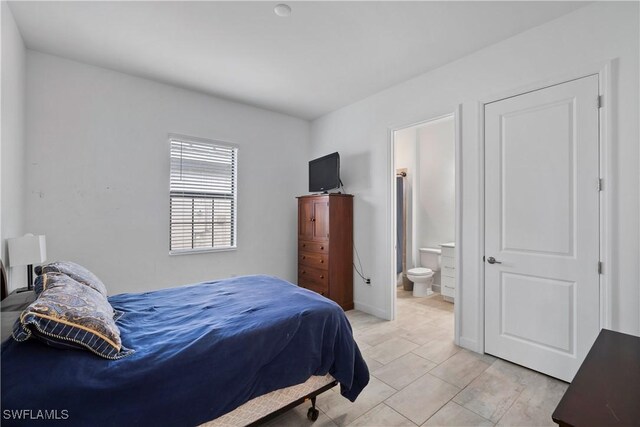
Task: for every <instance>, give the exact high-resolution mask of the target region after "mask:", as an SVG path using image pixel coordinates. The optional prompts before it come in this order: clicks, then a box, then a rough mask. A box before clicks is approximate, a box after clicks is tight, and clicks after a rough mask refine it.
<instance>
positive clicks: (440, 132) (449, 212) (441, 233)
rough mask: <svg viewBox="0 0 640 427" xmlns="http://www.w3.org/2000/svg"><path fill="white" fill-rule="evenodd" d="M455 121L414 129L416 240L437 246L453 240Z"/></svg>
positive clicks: (435, 123) (427, 245)
mask: <svg viewBox="0 0 640 427" xmlns="http://www.w3.org/2000/svg"><path fill="white" fill-rule="evenodd" d="M454 125H455V121H454V119H453V116H450V117H447V118H444V119H440V120H434V121H432V122H429V123H426V124H425V125H423V126H420V127H419V128H418V129H417V133H418V136H417V150H416V151H417V158H418V185H417V186H416V188H417V195H418V204H417V213H416V224H417V225H418V227H417V232H418V234H417V240H418V241H417V243H418V247H419V248H439V247H440V245H441V244H442V243H448V242H453V241H455V217H456V211H455V208H456V203H455V196H456V179H455V178H456V176H455V166H456V161H455V136H456V135H455V128H454Z"/></svg>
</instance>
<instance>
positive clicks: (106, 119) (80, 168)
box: [26, 51, 309, 297]
mask: <svg viewBox="0 0 640 427" xmlns="http://www.w3.org/2000/svg"><path fill="white" fill-rule="evenodd" d="M169 133H179V134H184V135H190V136H196V137H202V138H210V139H216V140H221V141H228V142H232V143H236V144H238V145H239V153H238V159H239V160H238V162H239V164H238V169H239V173H238V188H239V189H238V192H239V195H238V250H237V251H230V252H217V253H206V254H197V255H181V256H169V192H168V187H169V143H168V139H167V135H168V134H169ZM27 141H28V150H27V152H28V158H29V162H28V164H27V174H28V179H27V183H28V191H27V202H26V206H27V215H26V218H27V225H28V227H29V230H31V231H32V232H34V233H42V234H46V235H47V245H48V251H47V252H48V257H49V259H50V260H62V259H66V260H74V261H77V262H79V263H80V264H83V265H85V266H87V267H88V268H89V269H90V270H92V271H94V272H95V273H96V274H97V275H98V276H99V277H100V278H101V279H102V280H103V281H104V282H105V284H106V285H107V287H108V288H109V291H110V293H111V294H114V293H119V292H131V291H142V290H150V289H156V288H161V287H168V286H173V285H178V284H184V283H190V282H196V281H202V280H208V279H215V278H223V277H228V276H231V275H241V274H254V273H265V274H272V275H277V276H280V277H283V278H285V279H287V280H295V279H296V262H297V257H296V251H297V249H296V248H297V246H296V245H297V243H296V238H297V233H296V224H297V220H296V215H297V210H296V200H295V196H296V195H299V194H303V193H306V180H303V179H300V178H301V177H303V176H306V173H307V162H308V160H309V155H308V141H309V123H308V122H307V121H304V120H300V119H296V118H293V117H289V116H286V115H282V114H277V113H273V112H270V111H267V110H263V109H259V108H255V107H251V106H247V105H244V104H239V103H235V102H230V101H226V100H222V99H218V98H214V97H211V96H205V95H202V94H198V93H196V92H191V91H188V90H183V89H178V88H175V87H172V86H168V85H164V84H160V83H156V82H152V81H149V80H145V79H141V78H136V77H132V76H129V75H126V74H122V73H118V72H113V71H109V70H106V69H102V68H97V67H93V66H88V65H84V64H80V63H77V62H73V61H69V60H65V59H62V58H59V57H55V56H51V55H46V54H42V53H37V52H33V51H28V53H27ZM248 297H250V296H248Z"/></svg>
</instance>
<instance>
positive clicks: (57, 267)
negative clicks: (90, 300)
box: [33, 261, 107, 297]
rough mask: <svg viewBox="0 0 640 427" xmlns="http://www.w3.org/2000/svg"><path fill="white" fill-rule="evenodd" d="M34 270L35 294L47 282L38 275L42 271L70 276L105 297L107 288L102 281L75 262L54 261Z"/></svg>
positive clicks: (45, 285)
mask: <svg viewBox="0 0 640 427" xmlns="http://www.w3.org/2000/svg"><path fill="white" fill-rule="evenodd" d="M35 270H36V274H38V275H39V276H38V277H37V278H36V280H35V283H34V284H33V289H34V291H35V292H36V295H38V294H40V292H42V291H43V290H45V289H46V288H47V284H46V283H44V282H43V279H42V276H40V275H42V274H44V273H62V274H66V275H67V276H69V277H71V278H72V279H73V280H75V281H76V282H80V283H82V284H84V285H87V286H90V287H92V288H93V289H95V290H96V291H98V292H100V293H101V294H102V295H104V296H105V297H106V296H107V288H106V287H105V286H104V283H102V281H101V280H100V279H98V277H97V276H96V275H95V274H93V273H92V272H90V271H89V270H87V269H86V268H84V267H83V266H81V265H79V264H76V263H75V262H71V261H56V262H52V263H50V264H46V265H43V266H41V267H36V268H35Z"/></svg>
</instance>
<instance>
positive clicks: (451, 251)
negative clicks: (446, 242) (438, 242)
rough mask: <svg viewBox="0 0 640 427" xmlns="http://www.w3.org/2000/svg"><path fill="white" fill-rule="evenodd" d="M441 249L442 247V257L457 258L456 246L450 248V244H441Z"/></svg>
mask: <svg viewBox="0 0 640 427" xmlns="http://www.w3.org/2000/svg"><path fill="white" fill-rule="evenodd" d="M440 249H442V253H441V255H442V257H443V258H444V257H449V258H455V257H456V248H450V247H448V246H441V247H440Z"/></svg>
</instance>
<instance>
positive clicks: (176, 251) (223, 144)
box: [167, 133, 239, 256]
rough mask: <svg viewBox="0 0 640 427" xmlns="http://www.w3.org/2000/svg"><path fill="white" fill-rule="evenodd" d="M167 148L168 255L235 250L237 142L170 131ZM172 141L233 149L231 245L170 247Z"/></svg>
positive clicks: (236, 224) (236, 244) (236, 226)
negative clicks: (186, 247)
mask: <svg viewBox="0 0 640 427" xmlns="http://www.w3.org/2000/svg"><path fill="white" fill-rule="evenodd" d="M167 141H168V143H169V144H168V148H169V215H168V217H169V245H168V246H169V255H172V256H174V255H178V256H179V255H192V254H202V253H209V252H229V251H235V250H237V249H238V163H239V162H238V152H239V146H238V144H234V143H231V142H227V141H221V140H217V139H208V138H199V137H195V136H187V135H181V134H177V133H170V134H169V135H168V139H167ZM172 141H181V142H192V143H203V144H212V145H218V146H221V147H224V148H230V149H233V150H234V151H235V155H234V165H233V166H234V171H235V173H234V174H233V198H232V199H229V200H233V215H232V217H231V222H232V225H233V227H232V229H233V233H232V235H231V238H232V240H233V245H231V246H225V247H204V248H189V249H171V222H172V221H171V218H172V217H171V142H172Z"/></svg>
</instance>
